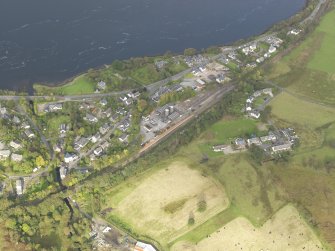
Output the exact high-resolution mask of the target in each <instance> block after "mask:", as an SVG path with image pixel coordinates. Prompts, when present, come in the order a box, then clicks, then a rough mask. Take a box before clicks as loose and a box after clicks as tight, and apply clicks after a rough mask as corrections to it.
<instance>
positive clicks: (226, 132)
mask: <svg viewBox="0 0 335 251" xmlns="http://www.w3.org/2000/svg"><path fill="white" fill-rule="evenodd" d="M257 133H258V129H257V122H256V121H255V120H251V119H243V118H242V119H223V120H221V121H219V122H217V123H215V124H214V125H212V126H211V127H210V128H209V129H208V130H207V131H206V132H205V133H204V134H203V135H202V136H201V138H202V139H206V140H209V141H214V142H215V143H218V144H219V143H221V144H224V143H229V142H230V141H231V140H233V139H235V138H236V137H244V136H250V135H252V134H257Z"/></svg>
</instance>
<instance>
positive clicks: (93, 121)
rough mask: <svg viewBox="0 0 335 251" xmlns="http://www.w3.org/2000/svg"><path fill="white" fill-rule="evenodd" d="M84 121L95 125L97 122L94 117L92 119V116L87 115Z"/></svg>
mask: <svg viewBox="0 0 335 251" xmlns="http://www.w3.org/2000/svg"><path fill="white" fill-rule="evenodd" d="M85 120H87V121H89V122H91V123H96V122H98V119H97V118H96V117H94V116H93V115H92V114H89V113H87V114H86V117H85Z"/></svg>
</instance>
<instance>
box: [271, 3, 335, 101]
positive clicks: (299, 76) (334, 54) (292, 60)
mask: <svg viewBox="0 0 335 251" xmlns="http://www.w3.org/2000/svg"><path fill="white" fill-rule="evenodd" d="M334 23H335V10H332V11H331V12H329V13H328V14H326V15H325V16H324V17H323V18H322V20H321V22H320V24H319V26H318V27H317V28H316V29H315V30H314V31H313V32H312V33H311V34H310V35H308V37H307V39H305V41H304V42H303V43H301V45H299V46H298V47H297V48H295V49H294V50H293V51H292V52H291V53H290V54H288V55H287V56H285V57H284V58H282V59H281V60H280V61H279V62H278V61H275V62H274V63H273V65H272V67H270V70H269V72H266V75H267V76H270V77H271V78H272V79H273V80H274V81H275V82H277V83H279V84H281V85H282V86H285V87H287V88H288V89H290V90H291V91H293V92H295V93H298V94H300V95H304V96H306V97H310V98H312V99H315V100H319V101H321V102H323V103H327V104H335V29H334Z"/></svg>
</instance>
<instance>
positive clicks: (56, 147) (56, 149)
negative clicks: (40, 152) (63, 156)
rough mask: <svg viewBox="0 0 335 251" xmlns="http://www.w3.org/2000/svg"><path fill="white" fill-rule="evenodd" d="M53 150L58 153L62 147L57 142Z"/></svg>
mask: <svg viewBox="0 0 335 251" xmlns="http://www.w3.org/2000/svg"><path fill="white" fill-rule="evenodd" d="M53 150H54V151H55V152H56V153H60V152H61V151H62V148H61V147H60V146H59V144H55V145H54V146H53Z"/></svg>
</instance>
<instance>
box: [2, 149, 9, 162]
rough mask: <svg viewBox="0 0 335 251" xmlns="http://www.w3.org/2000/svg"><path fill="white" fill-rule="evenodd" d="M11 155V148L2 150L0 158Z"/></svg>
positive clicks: (6, 157)
mask: <svg viewBox="0 0 335 251" xmlns="http://www.w3.org/2000/svg"><path fill="white" fill-rule="evenodd" d="M9 156H10V151H9V150H0V160H4V159H8V158H9Z"/></svg>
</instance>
